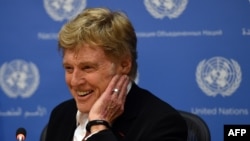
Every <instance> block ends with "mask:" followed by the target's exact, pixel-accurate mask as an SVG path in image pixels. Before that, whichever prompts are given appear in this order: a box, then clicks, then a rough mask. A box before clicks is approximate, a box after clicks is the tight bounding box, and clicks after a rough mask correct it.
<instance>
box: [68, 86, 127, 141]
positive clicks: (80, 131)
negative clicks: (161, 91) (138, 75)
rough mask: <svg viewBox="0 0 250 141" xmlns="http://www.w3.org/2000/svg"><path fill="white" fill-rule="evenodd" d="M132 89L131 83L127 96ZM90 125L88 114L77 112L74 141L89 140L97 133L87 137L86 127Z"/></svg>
mask: <svg viewBox="0 0 250 141" xmlns="http://www.w3.org/2000/svg"><path fill="white" fill-rule="evenodd" d="M131 87H132V83H131V82H130V83H129V84H128V87H127V94H128V92H129V90H130V89H131ZM87 123H88V114H87V113H81V112H80V111H79V110H78V111H77V113H76V126H77V128H76V130H75V133H74V137H73V141H82V140H83V139H85V140H86V139H87V138H89V137H91V136H92V135H93V134H95V133H97V132H95V133H91V134H90V135H88V136H87V137H86V133H87V131H86V125H87Z"/></svg>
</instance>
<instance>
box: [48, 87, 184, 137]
mask: <svg viewBox="0 0 250 141" xmlns="http://www.w3.org/2000/svg"><path fill="white" fill-rule="evenodd" d="M76 112H77V108H76V103H75V101H74V99H71V100H68V101H65V102H63V103H61V104H60V105H58V106H57V107H56V108H55V109H53V111H52V113H51V117H50V120H49V124H48V129H47V136H46V141H72V139H73V135H74V130H75V129H76ZM186 138H187V127H186V123H185V121H184V119H183V118H182V117H181V116H180V115H179V113H178V112H177V111H176V110H175V109H174V108H173V107H171V106H170V105H169V104H167V103H165V102H163V101H162V100H160V99H159V98H157V97H156V96H154V95H153V94H151V93H150V92H148V91H146V90H144V89H141V88H139V87H138V86H137V85H136V84H133V85H132V88H131V90H130V92H129V93H128V96H127V98H126V102H125V110H124V113H123V114H122V115H121V116H120V117H118V118H117V119H116V120H115V121H114V123H113V125H112V129H110V130H104V131H101V132H99V133H97V134H94V135H93V136H91V137H90V138H88V140H87V141H186Z"/></svg>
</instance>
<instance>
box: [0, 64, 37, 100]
mask: <svg viewBox="0 0 250 141" xmlns="http://www.w3.org/2000/svg"><path fill="white" fill-rule="evenodd" d="M39 81H40V75H39V71H38V68H37V67H36V65H35V64H34V63H32V62H26V61H24V60H13V61H11V62H9V63H8V62H6V63H4V64H3V65H2V66H1V68H0V85H1V88H2V89H3V91H4V92H5V94H6V95H7V96H9V97H10V98H17V97H22V98H29V97H30V96H31V95H33V94H34V92H35V91H36V89H37V87H38V85H39Z"/></svg>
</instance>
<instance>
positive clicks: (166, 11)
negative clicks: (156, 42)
mask: <svg viewBox="0 0 250 141" xmlns="http://www.w3.org/2000/svg"><path fill="white" fill-rule="evenodd" d="M187 3H188V0H144V4H145V6H146V8H147V10H148V12H149V13H150V14H151V15H152V16H153V17H155V18H157V19H163V18H164V17H166V16H167V17H168V18H169V19H172V18H177V17H178V16H179V15H180V14H181V13H182V12H183V11H184V10H185V8H186V6H187Z"/></svg>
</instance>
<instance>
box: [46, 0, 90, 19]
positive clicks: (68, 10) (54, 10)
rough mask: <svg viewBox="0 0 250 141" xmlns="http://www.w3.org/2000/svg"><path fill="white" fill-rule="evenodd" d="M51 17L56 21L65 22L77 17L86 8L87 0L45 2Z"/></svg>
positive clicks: (53, 0)
mask: <svg viewBox="0 0 250 141" xmlns="http://www.w3.org/2000/svg"><path fill="white" fill-rule="evenodd" d="M43 1H44V7H45V10H46V12H47V13H48V14H49V16H50V17H51V18H52V19H54V20H55V21H63V20H68V19H71V18H72V17H74V16H76V15H77V14H78V13H80V12H81V11H82V10H83V9H84V8H85V7H86V0H43Z"/></svg>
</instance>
